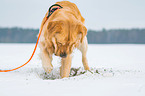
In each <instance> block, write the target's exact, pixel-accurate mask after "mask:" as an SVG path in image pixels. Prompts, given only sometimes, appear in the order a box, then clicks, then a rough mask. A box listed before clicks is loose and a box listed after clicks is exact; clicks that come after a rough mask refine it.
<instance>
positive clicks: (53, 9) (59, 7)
mask: <svg viewBox="0 0 145 96" xmlns="http://www.w3.org/2000/svg"><path fill="white" fill-rule="evenodd" d="M54 6H56V7H54ZM52 7H54V8H52ZM61 8H63V7H62V6H60V5H59V4H54V5H52V6H51V7H50V8H49V10H48V11H49V13H48V15H47V18H49V17H50V15H51V14H52V13H53V12H54V11H56V10H57V9H61Z"/></svg>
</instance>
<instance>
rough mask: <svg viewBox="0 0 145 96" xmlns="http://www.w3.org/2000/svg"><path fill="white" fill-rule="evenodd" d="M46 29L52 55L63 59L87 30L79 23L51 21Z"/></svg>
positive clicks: (80, 40)
mask: <svg viewBox="0 0 145 96" xmlns="http://www.w3.org/2000/svg"><path fill="white" fill-rule="evenodd" d="M47 29H48V32H49V34H48V36H47V37H48V38H49V39H51V42H52V45H53V48H54V54H55V55H56V56H60V57H63V58H65V57H66V56H67V55H68V54H71V53H72V51H73V49H74V48H75V47H77V46H78V45H79V44H80V43H82V42H83V38H84V37H85V36H86V34H87V29H86V27H85V26H84V25H83V23H81V22H69V21H67V22H66V21H51V22H49V24H48V28H47Z"/></svg>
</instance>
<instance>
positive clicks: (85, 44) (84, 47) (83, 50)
mask: <svg viewBox="0 0 145 96" xmlns="http://www.w3.org/2000/svg"><path fill="white" fill-rule="evenodd" d="M78 49H79V50H80V51H81V53H82V62H83V65H84V69H85V70H90V68H89V66H88V61H87V57H86V54H87V49H88V41H87V37H86V36H85V37H84V40H83V42H82V43H81V44H80V45H79V47H78Z"/></svg>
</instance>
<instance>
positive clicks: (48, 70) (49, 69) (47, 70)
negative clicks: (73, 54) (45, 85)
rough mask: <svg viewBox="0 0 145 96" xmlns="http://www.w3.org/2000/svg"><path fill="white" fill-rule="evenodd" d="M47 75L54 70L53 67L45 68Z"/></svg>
mask: <svg viewBox="0 0 145 96" xmlns="http://www.w3.org/2000/svg"><path fill="white" fill-rule="evenodd" d="M43 68H44V70H45V72H46V73H50V72H51V71H52V70H53V67H48V66H43Z"/></svg>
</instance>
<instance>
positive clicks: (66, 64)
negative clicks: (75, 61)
mask: <svg viewBox="0 0 145 96" xmlns="http://www.w3.org/2000/svg"><path fill="white" fill-rule="evenodd" d="M71 60H72V56H71V55H67V57H66V58H62V59H61V67H60V76H61V78H64V77H69V74H70V69H71Z"/></svg>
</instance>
